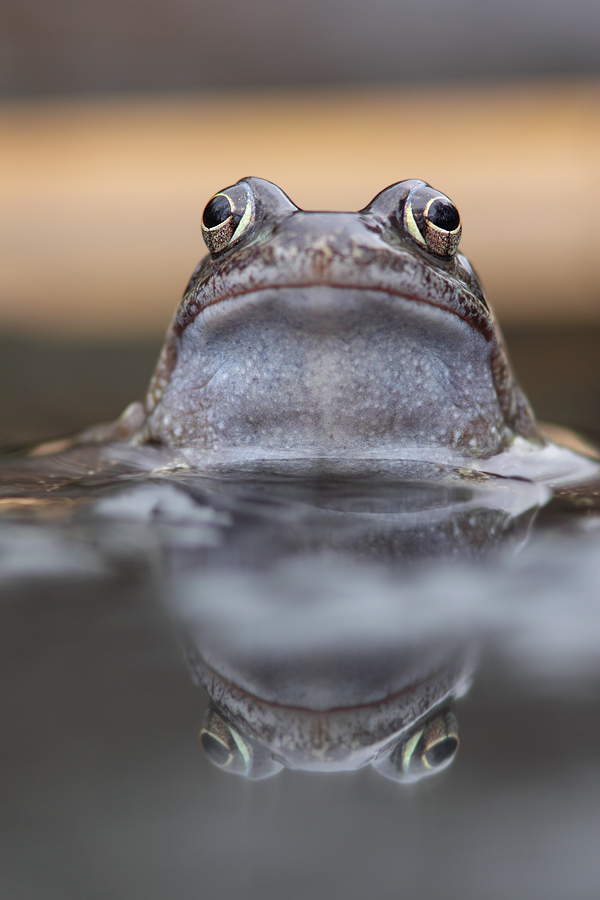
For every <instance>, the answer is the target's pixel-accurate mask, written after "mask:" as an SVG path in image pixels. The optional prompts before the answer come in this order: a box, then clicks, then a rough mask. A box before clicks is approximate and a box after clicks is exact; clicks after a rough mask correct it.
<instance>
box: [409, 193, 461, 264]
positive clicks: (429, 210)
mask: <svg viewBox="0 0 600 900" xmlns="http://www.w3.org/2000/svg"><path fill="white" fill-rule="evenodd" d="M404 222H405V224H406V227H407V229H408V231H409V232H410V235H411V237H413V238H414V240H415V241H416V242H417V243H418V244H421V245H422V246H424V247H426V248H427V249H428V250H429V251H430V252H431V253H435V255H436V256H443V257H445V258H446V259H448V258H450V257H452V256H454V254H455V253H456V249H457V247H458V243H459V241H460V235H461V231H462V226H461V224H460V216H459V214H458V210H457V208H456V207H455V205H454V203H453V202H452V200H450V199H449V198H448V197H446V196H444V194H440V192H439V191H435V190H434V189H433V188H430V187H428V186H422V187H418V188H415V189H414V190H413V191H411V193H410V194H409V195H408V197H407V198H406V202H405V204H404Z"/></svg>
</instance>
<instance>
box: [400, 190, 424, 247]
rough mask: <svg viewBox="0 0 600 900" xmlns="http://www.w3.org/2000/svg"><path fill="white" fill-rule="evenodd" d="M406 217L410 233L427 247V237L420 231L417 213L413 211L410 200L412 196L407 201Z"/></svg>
mask: <svg viewBox="0 0 600 900" xmlns="http://www.w3.org/2000/svg"><path fill="white" fill-rule="evenodd" d="M404 218H405V220H406V227H407V228H408V231H409V234H410V236H411V237H412V238H414V240H415V241H417V243H418V244H422V245H423V247H426V246H427V244H426V242H425V238H424V237H423V235H422V234H421V232H420V231H419V226H418V225H417V222H416V220H415V214H414V213H413V208H412V203H411V202H410V197H409V198H408V199H407V201H406V205H405V207H404Z"/></svg>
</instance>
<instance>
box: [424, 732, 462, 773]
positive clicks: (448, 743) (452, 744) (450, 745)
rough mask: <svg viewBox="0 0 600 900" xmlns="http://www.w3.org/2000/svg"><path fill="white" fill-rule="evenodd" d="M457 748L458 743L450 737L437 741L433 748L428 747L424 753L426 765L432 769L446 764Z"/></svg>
mask: <svg viewBox="0 0 600 900" xmlns="http://www.w3.org/2000/svg"><path fill="white" fill-rule="evenodd" d="M457 747H458V741H457V740H456V738H455V737H452V736H449V737H447V738H445V739H444V740H443V741H437V743H435V744H434V745H433V747H429V749H428V750H426V751H425V759H426V760H427V764H428V765H430V766H431V768H432V769H435V768H436V767H437V766H441V765H442V763H445V762H447V761H448V760H449V759H451V757H453V756H454V754H455V753H456V749H457Z"/></svg>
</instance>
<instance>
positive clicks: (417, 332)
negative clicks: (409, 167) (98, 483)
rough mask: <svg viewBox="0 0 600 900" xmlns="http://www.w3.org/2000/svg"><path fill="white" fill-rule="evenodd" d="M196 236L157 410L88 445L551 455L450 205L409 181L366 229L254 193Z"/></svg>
mask: <svg viewBox="0 0 600 900" xmlns="http://www.w3.org/2000/svg"><path fill="white" fill-rule="evenodd" d="M200 229H201V231H202V235H203V238H204V242H205V244H206V248H207V250H208V253H207V254H206V255H205V256H204V257H203V258H202V259H201V261H200V263H199V264H198V266H197V267H196V269H195V270H194V272H193V274H192V276H191V278H190V280H189V283H188V285H187V287H186V289H185V292H184V295H183V299H182V301H181V303H180V305H179V307H178V309H177V311H176V313H175V316H174V318H173V321H172V323H171V325H170V328H169V330H168V332H167V336H166V340H165V343H164V346H163V349H162V351H161V354H160V357H159V360H158V364H157V366H156V370H155V373H154V375H153V377H152V379H151V382H150V385H149V388H148V392H147V394H146V397H145V399H144V400H143V401H142V402H138V403H134V404H132V405H131V406H129V407H128V408H127V410H126V411H125V413H124V414H123V415H122V416H121V418H120V419H119V420H118V421H117V422H116V423H114V424H113V425H112V426H109V427H108V428H104V429H96V430H94V431H93V432H88V433H87V434H86V435H85V436H84V437H85V439H87V440H89V439H92V440H112V441H115V440H116V441H126V442H129V443H130V444H134V445H137V446H142V445H146V446H149V445H153V446H160V447H164V448H168V449H169V450H170V451H172V452H174V453H175V455H176V456H177V458H178V459H179V461H180V462H181V461H184V462H185V464H187V465H190V466H195V467H200V468H202V467H204V468H210V467H211V466H215V467H218V466H219V465H221V466H223V465H233V466H234V467H235V466H236V465H243V464H246V463H248V462H251V461H252V460H254V461H257V460H270V461H271V463H272V464H275V463H276V461H279V462H280V463H282V462H283V461H288V462H290V461H292V462H293V461H294V460H295V461H300V460H321V461H326V460H332V459H337V460H346V461H351V462H353V463H355V464H356V463H358V464H359V465H360V461H361V460H362V461H363V462H365V461H368V460H374V459H378V460H388V461H389V460H402V459H404V460H406V459H412V460H428V461H429V462H433V463H438V464H440V465H446V466H454V467H458V468H460V467H463V468H464V467H467V468H471V469H472V468H473V467H475V468H477V466H478V465H479V463H480V461H481V460H486V461H488V462H489V461H490V460H492V461H498V460H503V458H504V457H506V456H507V455H510V456H511V457H514V456H515V451H517V456H519V457H520V458H522V457H524V456H526V457H528V458H529V459H530V460H531V458H532V454H533V459H535V460H536V461H539V460H538V458H539V457H540V452H541V457H542V458H546V457H547V456H548V452H546V453H545V454H544V452H543V451H544V450H546V451H548V449H549V447H550V444H549V442H548V441H547V440H546V439H545V438H544V436H543V434H542V432H541V431H540V429H539V427H538V425H537V423H536V419H535V416H534V414H533V412H532V409H531V406H530V404H529V402H528V401H527V398H526V397H525V394H524V392H523V391H522V389H521V387H520V386H519V384H518V381H517V379H516V377H515V374H514V372H513V370H512V367H511V364H510V362H509V358H508V355H507V351H506V347H505V342H504V339H503V337H502V334H501V332H500V329H499V327H498V324H497V322H496V319H495V317H494V314H493V312H492V310H491V307H490V305H489V303H488V301H487V298H486V296H485V294H484V291H483V288H482V286H481V284H480V282H479V279H478V277H477V275H476V273H475V271H474V269H473V267H472V266H471V264H470V262H469V261H468V259H467V258H466V257H465V256H464V255H463V254H462V253H461V252H459V243H460V239H461V233H462V223H461V218H460V214H459V212H458V209H457V207H456V206H455V204H454V203H453V202H452V200H450V198H449V197H447V196H446V195H445V194H443V193H442V192H441V191H439V190H437V189H435V188H433V187H431V186H430V185H429V184H428V183H427V182H425V181H421V180H418V179H408V180H404V181H399V182H397V183H395V184H392V185H391V186H389V187H387V188H385V189H384V190H382V191H381V192H380V193H378V194H377V195H376V196H375V198H374V199H373V200H371V202H370V203H369V204H368V205H367V206H365V207H364V208H363V209H361V210H359V211H358V212H329V211H307V210H303V209H301V208H299V207H298V206H296V205H295V204H294V203H293V202H292V200H291V199H290V198H289V197H288V196H287V194H285V193H284V191H283V190H282V189H281V188H279V187H278V186H276V185H275V184H273V183H272V182H269V181H267V180H265V179H262V178H258V177H246V178H242V179H241V180H240V181H238V182H236V183H235V184H233V185H231V186H229V187H226V188H224V189H223V190H220V191H219V192H218V193H216V194H215V195H214V196H213V197H212V198H211V199H210V200H209V201H208V203H207V205H206V207H205V208H204V211H203V214H202V217H201V222H200ZM552 446H553V445H552ZM550 455H551V456H552V457H553V459H552V462H551V465H550V468H552V467H553V466H554V468H556V460H555V459H554V456H553V454H552V451H550ZM521 462H522V459H521V461H520V462H518V464H517V466H516V469H517V470H519V467H520V465H521ZM536 465H537V462H536ZM568 467H569V466H568V465H567V468H568ZM488 468H489V465H488ZM498 468H499V467H498V465H496V467H495V468H494V465H492V466H491V471H492V472H496V471H498ZM514 468H515V467H514V466H513V469H514ZM538 468H539V466H538ZM541 468H542V469H543V468H544V466H542V467H541ZM559 468H560V466H559ZM500 469H502V465H500Z"/></svg>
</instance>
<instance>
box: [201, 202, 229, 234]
mask: <svg viewBox="0 0 600 900" xmlns="http://www.w3.org/2000/svg"><path fill="white" fill-rule="evenodd" d="M231 213H232V208H231V201H230V200H229V199H228V198H227V197H224V196H223V195H220V196H218V197H213V198H212V200H211V201H210V203H207V204H206V209H205V210H204V215H203V216H202V221H203V222H204V227H205V228H215V227H216V226H217V225H222V224H223V222H225V220H226V219H228V218H229V216H230V215H231Z"/></svg>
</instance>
